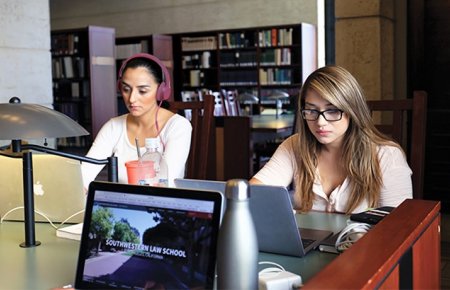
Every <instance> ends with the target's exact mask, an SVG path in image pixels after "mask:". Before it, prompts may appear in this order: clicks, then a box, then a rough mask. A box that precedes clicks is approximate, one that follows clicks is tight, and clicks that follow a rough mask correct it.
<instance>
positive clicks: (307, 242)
mask: <svg viewBox="0 0 450 290" xmlns="http://www.w3.org/2000/svg"><path fill="white" fill-rule="evenodd" d="M312 243H314V240H312V239H302V244H303V248H307V247H308V246H309V245H311V244H312Z"/></svg>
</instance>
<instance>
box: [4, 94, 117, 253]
mask: <svg viewBox="0 0 450 290" xmlns="http://www.w3.org/2000/svg"><path fill="white" fill-rule="evenodd" d="M83 135H89V133H88V132H87V131H86V130H85V129H84V128H83V127H81V126H80V125H79V124H78V123H77V122H75V121H74V120H72V119H71V118H69V117H68V116H66V115H64V114H62V113H60V112H58V111H55V110H52V109H49V108H46V107H44V106H41V105H36V104H23V103H21V102H20V99H19V98H17V97H13V98H11V99H10V100H9V103H6V104H5V103H3V104H0V140H11V149H12V153H5V152H1V153H0V154H2V155H4V156H7V157H11V158H20V157H22V160H23V202H24V223H25V242H23V243H21V244H20V246H21V247H23V248H28V247H35V246H39V245H40V244H41V243H40V242H39V241H36V239H35V224H34V196H33V164H32V153H31V150H35V151H39V152H44V153H48V154H53V155H59V156H62V157H67V158H70V159H75V160H79V161H84V162H88V163H93V164H108V180H109V181H112V182H117V157H114V156H111V157H108V159H93V158H88V157H84V156H77V155H74V154H70V153H66V152H60V151H57V150H55V149H51V148H47V147H44V146H39V145H33V144H22V143H21V140H22V139H40V138H58V137H73V136H83ZM24 150H27V151H24Z"/></svg>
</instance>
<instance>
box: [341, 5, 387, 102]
mask: <svg viewBox="0 0 450 290" xmlns="http://www.w3.org/2000/svg"><path fill="white" fill-rule="evenodd" d="M394 8H395V7H394V0H336V1H335V16H336V26H335V29H336V40H335V41H336V65H340V66H342V67H344V68H346V69H348V70H349V71H350V72H351V73H352V74H353V75H354V76H355V77H356V79H357V80H358V81H359V83H360V84H361V86H362V87H363V89H364V91H365V93H366V96H367V99H372V100H376V99H393V98H394V79H395V74H394V14H395V13H394V10H395V9H394Z"/></svg>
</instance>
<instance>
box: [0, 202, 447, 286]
mask: <svg viewBox="0 0 450 290" xmlns="http://www.w3.org/2000/svg"><path fill="white" fill-rule="evenodd" d="M439 210H440V203H439V202H435V201H426V200H407V201H405V202H404V203H402V204H401V205H400V206H399V207H398V208H397V209H395V210H394V211H393V212H392V213H391V214H390V215H389V216H387V217H386V218H384V219H383V220H382V221H381V222H380V223H379V224H378V225H376V226H375V227H374V228H373V229H372V230H370V231H369V233H367V234H366V235H365V236H363V237H362V238H361V239H360V240H359V241H358V242H357V243H356V244H354V245H353V246H352V247H351V248H350V249H349V250H347V251H346V252H345V253H343V254H341V255H335V254H328V253H322V252H318V251H313V252H310V253H308V254H307V255H306V256H305V257H303V258H297V257H290V256H281V255H274V254H267V253H260V256H259V260H260V261H272V262H276V263H279V264H281V265H282V266H283V267H284V268H285V269H286V270H288V271H290V272H293V273H296V274H299V275H300V276H301V277H302V279H303V282H304V283H305V286H304V288H302V289H374V288H386V289H400V288H403V289H418V288H420V289H439V288H440V241H441V239H440V231H439V230H440V213H439ZM296 218H297V222H298V223H299V225H300V226H302V227H310V228H321V229H330V230H334V231H336V230H338V229H340V228H342V227H343V226H345V224H346V220H347V219H348V216H345V215H340V214H330V213H323V212H310V213H308V214H297V215H296ZM23 234H24V231H23V223H22V222H4V223H3V224H0V245H1V246H0V259H1V261H2V263H3V265H2V268H1V269H2V270H1V271H0V284H1V288H2V289H51V288H53V287H60V286H63V285H67V284H73V282H74V277H75V268H76V264H77V258H78V251H79V245H80V243H79V242H78V241H73V240H67V239H62V238H58V237H56V234H55V230H54V229H53V228H52V227H51V226H50V225H49V224H46V223H38V224H37V225H36V237H37V240H39V241H41V242H42V245H40V246H38V247H33V248H21V247H19V244H20V243H21V242H23V239H24V236H23Z"/></svg>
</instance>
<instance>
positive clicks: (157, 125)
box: [155, 100, 166, 152]
mask: <svg viewBox="0 0 450 290" xmlns="http://www.w3.org/2000/svg"><path fill="white" fill-rule="evenodd" d="M162 102H163V101H162V100H160V101H159V104H158V107H157V108H156V113H155V126H156V133H157V134H158V135H157V136H158V137H159V141H160V142H161V144H162V149H163V150H162V151H163V152H164V151H165V150H166V144H164V142H163V140H162V138H161V134H160V133H161V131H160V130H159V124H158V111H159V108H161V105H162Z"/></svg>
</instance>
